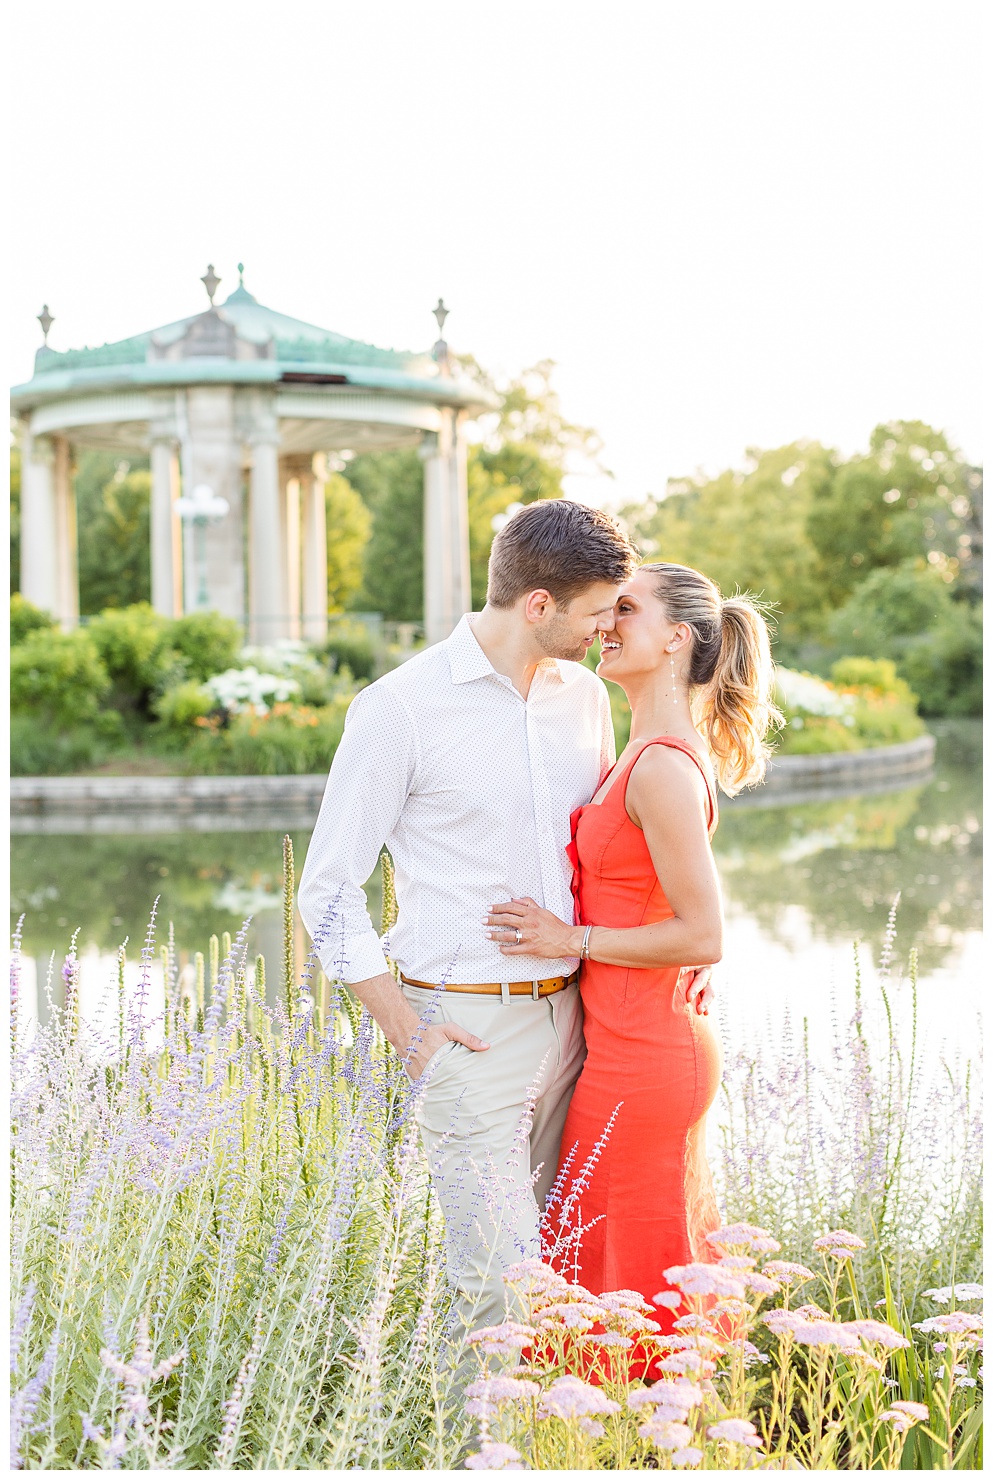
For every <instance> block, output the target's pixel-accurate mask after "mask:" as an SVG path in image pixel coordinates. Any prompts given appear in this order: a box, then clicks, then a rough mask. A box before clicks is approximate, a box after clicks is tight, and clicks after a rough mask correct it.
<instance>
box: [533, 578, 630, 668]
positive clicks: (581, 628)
mask: <svg viewBox="0 0 993 1480" xmlns="http://www.w3.org/2000/svg"><path fill="white" fill-rule="evenodd" d="M617 591H618V588H617V586H615V585H611V584H608V583H607V582H605V581H597V582H595V583H594V584H593V585H592V586H587V587H586V588H585V590H583V591H580V592H579V594H578V595H577V596H574V597H573V598H572V600H571V601H570V602H569V604H568V606H567V607H566V608H565V610H563V609H562V608H561V607H559V606H556V604H555V602H554V601H553V600H552V599H551V597H546V602H545V603H543V604H542V605H541V611H540V616H539V617H538V620H534V616H532V617H531V620H533V621H534V637H535V641H536V642H537V644H538V646H539V647H540V648H541V651H542V652H543V653H544V655H545V657H546V658H568V659H571V661H572V662H574V663H581V662H582V661H583V659H584V658H585V657H586V654H587V653H588V652H589V650H590V648H591V647H592V646H593V643H594V642H595V640H596V635H597V632H609V631H610V629H611V627H613V625H614V600H615V597H616V596H617ZM534 595H537V593H534ZM528 599H529V600H530V601H533V596H532V597H531V598H528Z"/></svg>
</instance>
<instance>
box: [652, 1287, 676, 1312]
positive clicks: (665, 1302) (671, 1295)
mask: <svg viewBox="0 0 993 1480" xmlns="http://www.w3.org/2000/svg"><path fill="white" fill-rule="evenodd" d="M652 1299H653V1300H654V1301H655V1304H656V1305H661V1306H662V1307H663V1309H665V1310H678V1309H679V1307H680V1306H681V1305H682V1303H683V1297H682V1295H680V1293H679V1291H678V1290H662V1291H661V1292H660V1293H659V1294H658V1295H653V1296H652Z"/></svg>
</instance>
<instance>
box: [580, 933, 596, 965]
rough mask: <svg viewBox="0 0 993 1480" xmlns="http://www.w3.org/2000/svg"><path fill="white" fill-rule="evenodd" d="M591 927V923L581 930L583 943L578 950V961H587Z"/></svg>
mask: <svg viewBox="0 0 993 1480" xmlns="http://www.w3.org/2000/svg"><path fill="white" fill-rule="evenodd" d="M592 929H593V926H592V925H587V927H586V929H585V930H584V931H583V944H582V947H581V948H580V952H579V959H580V961H588V960H589V959H590V931H591V930H592Z"/></svg>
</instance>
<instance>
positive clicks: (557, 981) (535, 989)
mask: <svg viewBox="0 0 993 1480" xmlns="http://www.w3.org/2000/svg"><path fill="white" fill-rule="evenodd" d="M400 980H401V981H402V982H403V983H404V984H405V985H406V986H408V987H423V988H424V989H425V990H426V991H428V992H471V993H473V994H474V995H476V996H481V997H502V998H503V1000H504V1002H509V1001H510V999H511V997H531V998H533V999H534V1001H535V1002H537V1001H538V1000H539V998H541V997H550V996H551V995H552V993H553V992H561V991H562V990H563V988H564V987H571V986H573V985H574V983H576V982H578V981H579V972H578V971H574V972H573V973H572V975H571V976H546V977H544V978H543V979H542V980H541V981H530V982H473V983H472V984H471V985H470V986H459V985H457V984H456V983H455V982H445V984H444V986H439V985H438V983H437V982H417V981H414V979H413V978H412V977H409V976H404V974H403V972H402V971H401V973H400Z"/></svg>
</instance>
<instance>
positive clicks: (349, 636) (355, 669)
mask: <svg viewBox="0 0 993 1480" xmlns="http://www.w3.org/2000/svg"><path fill="white" fill-rule="evenodd" d="M320 651H321V654H322V656H324V657H325V658H330V659H333V661H334V664H335V668H336V669H337V670H339V671H340V670H341V669H342V668H347V669H348V671H349V672H350V673H351V675H352V677H353V678H368V679H372V678H374V677H375V674H376V650H375V648H374V647H373V645H372V642H371V641H370V639H369V634H368V633H367V632H366V631H365V629H364V628H363V627H361V626H359V625H358V624H357V625H356V627H355V628H352V629H347V628H346V629H345V630H344V631H338V632H333V633H332V634H331V636H330V637H329V638H328V640H327V642H326V643H324V644H323V645H322V646H321V649H320Z"/></svg>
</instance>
